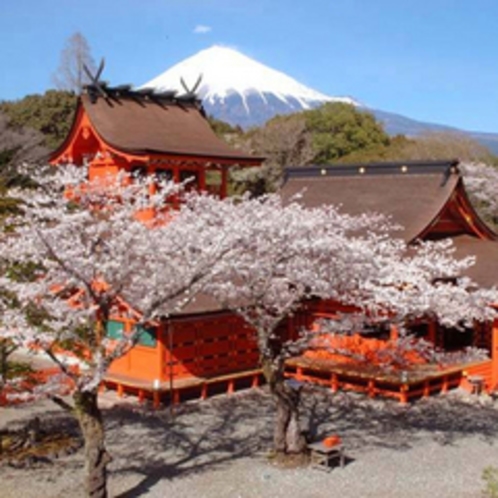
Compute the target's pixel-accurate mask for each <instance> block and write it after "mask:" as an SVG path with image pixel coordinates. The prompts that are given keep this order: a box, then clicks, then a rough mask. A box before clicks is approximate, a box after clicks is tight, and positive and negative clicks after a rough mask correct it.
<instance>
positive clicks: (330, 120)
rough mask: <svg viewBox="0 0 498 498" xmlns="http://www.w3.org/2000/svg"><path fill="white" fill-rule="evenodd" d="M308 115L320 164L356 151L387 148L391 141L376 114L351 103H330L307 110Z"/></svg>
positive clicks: (316, 159)
mask: <svg viewBox="0 0 498 498" xmlns="http://www.w3.org/2000/svg"><path fill="white" fill-rule="evenodd" d="M304 118H305V120H306V129H307V130H308V132H309V133H310V134H311V135H312V144H313V149H314V152H315V157H314V162H315V163H316V164H325V163H331V162H336V161H340V160H341V159H342V158H344V157H346V156H348V155H349V154H352V153H353V152H356V151H369V150H372V149H377V148H379V147H387V146H388V145H389V143H390V139H389V136H388V135H387V133H386V132H385V131H384V129H383V128H382V125H380V124H379V123H378V122H377V121H376V120H375V118H374V116H373V115H372V114H369V113H368V112H362V111H360V110H358V109H357V108H356V107H354V106H352V105H349V104H344V103H340V102H331V103H327V104H325V105H323V106H321V107H319V108H317V109H313V110H311V111H306V112H305V113H304Z"/></svg>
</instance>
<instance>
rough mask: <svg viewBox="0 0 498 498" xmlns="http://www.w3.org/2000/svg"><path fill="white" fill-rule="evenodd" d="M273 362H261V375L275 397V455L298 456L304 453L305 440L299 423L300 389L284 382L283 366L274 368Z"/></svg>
mask: <svg viewBox="0 0 498 498" xmlns="http://www.w3.org/2000/svg"><path fill="white" fill-rule="evenodd" d="M274 365H275V362H274V361H271V360H270V359H264V360H263V373H264V375H265V377H266V381H267V382H268V384H269V386H270V390H271V393H272V394H273V396H274V397H275V402H276V405H277V415H276V420H275V429H274V433H273V444H274V449H275V452H276V453H280V454H299V453H304V452H305V451H306V438H305V437H304V435H303V432H302V430H301V425H300V421H299V401H300V398H301V393H300V387H293V386H291V385H290V384H289V383H288V382H285V378H284V375H283V365H282V367H281V368H279V367H277V368H275V367H274Z"/></svg>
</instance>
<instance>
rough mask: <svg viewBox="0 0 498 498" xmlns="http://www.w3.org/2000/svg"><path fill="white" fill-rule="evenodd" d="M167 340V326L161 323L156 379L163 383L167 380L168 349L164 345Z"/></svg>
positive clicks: (158, 329) (157, 339) (157, 344)
mask: <svg viewBox="0 0 498 498" xmlns="http://www.w3.org/2000/svg"><path fill="white" fill-rule="evenodd" d="M166 340H167V335H166V326H165V324H164V323H163V322H161V323H160V324H159V325H158V327H157V329H156V354H157V356H156V376H155V378H156V379H159V381H163V380H164V379H166V378H167V377H166V375H165V373H166V371H165V367H166V347H165V345H164V343H165V341H166Z"/></svg>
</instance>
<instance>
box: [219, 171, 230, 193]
mask: <svg viewBox="0 0 498 498" xmlns="http://www.w3.org/2000/svg"><path fill="white" fill-rule="evenodd" d="M227 193H228V168H227V167H226V166H222V167H221V188H220V197H221V198H222V199H224V198H225V197H226V196H227Z"/></svg>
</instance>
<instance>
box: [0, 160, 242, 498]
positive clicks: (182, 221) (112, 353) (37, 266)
mask: <svg viewBox="0 0 498 498" xmlns="http://www.w3.org/2000/svg"><path fill="white" fill-rule="evenodd" d="M38 181H39V183H40V187H39V188H38V189H37V190H31V191H28V192H26V191H17V192H13V193H12V195H15V196H16V197H17V198H19V199H21V200H22V202H23V216H22V219H20V220H17V226H16V227H15V230H14V231H13V232H11V233H4V234H3V237H2V239H1V254H2V258H3V259H4V262H5V263H6V264H7V263H8V264H10V265H11V267H15V268H17V269H21V270H22V271H20V272H19V271H18V272H17V273H18V275H17V278H14V277H13V274H12V272H7V273H6V274H5V275H4V276H3V277H2V278H1V281H0V286H2V287H4V288H5V289H7V290H8V291H9V292H11V293H14V294H15V296H16V298H17V300H18V303H19V306H18V307H15V308H10V309H4V314H3V319H2V327H1V328H0V336H1V337H2V338H5V339H7V338H13V339H15V341H16V342H17V343H19V344H24V345H28V346H33V345H36V346H37V347H38V348H40V349H41V350H42V351H44V352H45V353H46V354H47V355H48V356H49V357H50V358H51V359H52V360H53V361H54V362H55V363H56V364H57V365H58V366H59V368H60V370H61V371H62V372H63V373H64V374H65V376H67V377H69V378H70V379H71V380H72V382H73V384H74V392H73V396H72V398H73V404H70V403H68V402H66V401H65V400H63V399H62V398H60V397H58V396H57V394H56V393H54V392H49V391H47V390H46V391H45V394H47V395H49V396H50V397H51V398H52V399H53V400H54V401H55V402H57V403H58V404H59V405H60V406H62V407H63V408H65V409H67V410H69V411H70V412H71V413H72V414H74V415H75V417H76V418H77V419H78V422H79V425H80V427H81V431H82V434H83V438H84V442H85V459H86V468H87V492H88V495H89V496H92V497H103V496H106V495H107V491H106V475H107V465H108V463H109V461H110V457H109V455H108V452H107V450H106V447H105V437H104V428H103V424H102V416H101V412H100V409H99V406H98V400H97V394H98V387H99V385H100V383H101V382H102V380H103V377H104V375H105V373H106V371H107V369H108V368H109V366H110V364H111V363H112V361H113V360H115V359H116V358H119V357H120V356H122V355H124V354H126V353H127V352H128V351H129V350H130V348H132V347H133V346H134V344H135V343H136V342H137V340H138V338H139V334H140V331H141V327H142V326H144V325H146V324H150V323H151V322H152V323H154V320H156V319H157V318H158V317H159V316H168V315H169V314H171V313H173V312H176V311H179V310H180V309H181V308H182V307H183V306H185V305H186V304H187V303H188V302H190V300H192V299H193V298H194V297H195V295H196V294H197V293H198V292H199V291H201V290H202V288H203V286H204V285H205V283H206V282H207V281H208V280H209V278H211V276H212V275H215V274H216V273H217V272H219V271H221V270H222V265H221V262H222V260H223V255H224V254H227V253H228V252H229V251H230V250H231V247H232V245H233V243H234V237H233V236H232V235H231V232H225V231H224V229H223V227H224V225H223V223H222V219H221V218H220V216H221V217H223V212H222V209H221V208H220V209H218V210H213V209H212V208H213V206H215V202H214V200H212V199H209V198H207V197H204V196H195V195H190V196H187V197H186V198H185V202H184V204H183V205H182V207H181V208H180V209H179V210H178V211H175V212H174V213H173V214H172V213H171V212H169V211H167V210H166V204H165V203H166V201H167V199H168V198H169V197H170V196H171V195H172V194H175V195H177V194H178V188H179V187H178V186H174V185H173V184H164V185H162V186H161V188H160V189H156V194H154V195H151V192H152V190H151V186H150V185H147V184H145V185H141V184H137V183H134V182H131V183H130V179H126V178H118V179H117V181H116V182H113V181H111V180H109V179H105V181H102V182H100V183H93V184H92V183H89V182H88V181H87V180H86V171H85V170H84V168H72V167H64V168H62V167H61V168H58V169H57V170H56V171H55V172H54V173H53V174H51V175H49V176H45V177H40V178H39V179H38ZM151 210H153V211H154V216H153V218H152V219H150V220H149V221H148V222H147V221H141V219H142V220H143V218H144V216H142V215H143V214H144V213H146V212H150V211H151ZM28 267H29V271H25V269H26V268H28ZM120 302H124V303H126V304H127V305H128V306H129V307H130V309H133V310H136V311H137V312H138V316H139V319H137V323H136V325H135V326H134V328H133V330H132V331H131V333H130V334H128V335H126V336H125V337H123V338H122V339H120V340H117V341H110V340H109V339H108V338H106V333H105V331H106V325H107V322H108V320H109V317H110V315H111V314H112V313H113V312H115V310H116V308H117V306H118V305H119V303H120ZM61 348H62V349H64V350H65V351H68V352H70V353H72V354H73V355H74V356H76V357H77V358H79V360H80V363H81V365H82V368H81V369H80V370H79V371H78V372H76V371H75V370H74V369H71V368H70V367H69V365H68V363H67V361H66V360H67V356H62V357H61V356H60V355H59V354H57V352H58V350H60V349H61Z"/></svg>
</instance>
